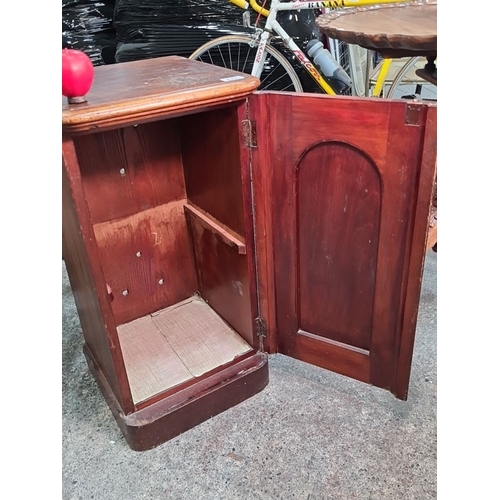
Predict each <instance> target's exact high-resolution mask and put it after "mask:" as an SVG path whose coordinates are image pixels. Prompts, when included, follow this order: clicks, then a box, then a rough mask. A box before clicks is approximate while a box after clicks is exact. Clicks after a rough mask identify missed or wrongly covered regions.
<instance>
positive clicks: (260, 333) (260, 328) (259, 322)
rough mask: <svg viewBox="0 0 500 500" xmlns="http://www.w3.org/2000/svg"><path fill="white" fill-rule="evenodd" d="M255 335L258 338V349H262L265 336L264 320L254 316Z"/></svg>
mask: <svg viewBox="0 0 500 500" xmlns="http://www.w3.org/2000/svg"><path fill="white" fill-rule="evenodd" d="M255 327H256V332H257V337H258V338H259V351H262V352H263V351H264V338H265V337H267V327H266V322H265V321H264V319H263V318H261V317H259V318H255Z"/></svg>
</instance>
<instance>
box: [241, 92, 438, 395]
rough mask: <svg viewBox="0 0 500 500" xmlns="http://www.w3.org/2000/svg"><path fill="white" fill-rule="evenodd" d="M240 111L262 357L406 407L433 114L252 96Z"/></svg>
mask: <svg viewBox="0 0 500 500" xmlns="http://www.w3.org/2000/svg"><path fill="white" fill-rule="evenodd" d="M248 109H249V116H248V118H249V120H250V123H251V122H255V126H256V127H255V128H256V135H255V138H254V144H247V146H248V147H249V148H250V149H251V169H252V177H253V189H254V206H255V207H256V212H255V218H256V251H257V267H258V276H259V279H260V293H261V295H262V299H261V302H262V304H263V305H264V306H265V310H264V311H263V315H264V316H266V320H267V323H268V325H267V327H268V338H267V341H268V348H269V350H270V351H271V352H281V353H283V354H286V355H289V356H293V357H295V358H298V359H301V360H303V361H306V362H309V363H312V364H314V365H317V366H320V367H323V368H326V369H329V370H332V371H335V372H338V373H341V374H344V375H346V376H349V377H353V378H355V379H358V380H361V381H363V382H366V383H370V384H373V385H375V386H378V387H381V388H384V389H388V390H390V391H391V392H392V393H393V394H394V395H395V396H396V397H398V398H400V399H406V398H407V392H408V385H409V378H410V367H411V358H412V353H413V343H414V336H415V327H416V319H417V311H418V303H419V297H420V287H421V279H422V271H423V264H424V258H425V244H426V235H427V227H428V216H429V209H430V204H431V196H432V187H433V180H434V174H435V167H436V107H435V106H428V105H425V104H421V103H415V102H405V101H390V100H383V99H375V98H372V99H363V98H350V97H329V96H318V95H307V94H302V95H301V94H286V93H256V94H255V95H252V96H250V98H249V107H248ZM246 125H247V127H246V128H248V123H247V124H246ZM252 146H253V147H252ZM266 235H267V236H266ZM270 236H271V237H270Z"/></svg>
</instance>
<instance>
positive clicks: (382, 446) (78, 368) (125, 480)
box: [62, 251, 437, 500]
mask: <svg viewBox="0 0 500 500" xmlns="http://www.w3.org/2000/svg"><path fill="white" fill-rule="evenodd" d="M436 266H437V254H436V253H434V252H432V251H430V252H429V253H428V255H427V259H426V265H425V273H424V283H423V288H422V294H421V304H420V310H419V318H418V324H417V334H416V341H415V351H414V357H413V366H412V376H411V381H410V389H409V396H408V401H406V402H403V401H399V400H397V399H395V398H394V397H393V396H392V395H391V394H390V393H388V392H386V391H383V390H380V389H377V388H374V387H371V386H369V385H366V384H363V383H361V382H356V381H353V380H350V379H348V378H346V377H343V376H340V375H337V374H335V373H331V372H328V371H326V370H323V369H321V368H317V367H314V366H311V365H308V364H306V363H303V362H300V361H297V360H294V359H292V358H288V357H285V356H282V355H273V356H271V357H270V361H269V366H270V383H269V385H268V386H267V388H266V389H265V390H264V391H262V392H261V393H259V394H258V395H256V396H254V397H253V398H250V399H249V400H247V401H245V402H243V403H241V404H239V405H237V406H236V407H234V408H231V409H230V410H228V411H226V412H224V413H223V414H221V415H218V416H216V417H214V418H212V419H211V420H209V421H207V422H205V423H203V424H201V425H199V426H197V427H195V428H194V429H192V430H190V431H188V432H186V433H184V434H182V435H181V436H178V437H177V438H175V439H173V440H171V441H169V442H167V443H165V444H163V445H161V446H159V447H157V448H155V449H153V450H150V451H146V452H135V451H132V450H131V449H130V448H129V447H128V445H127V443H126V442H125V440H124V438H123V437H122V435H121V433H120V430H119V428H118V426H117V424H116V423H115V420H114V419H113V417H112V415H111V412H110V411H109V409H108V407H107V406H106V403H105V402H104V399H103V397H102V396H101V393H100V392H99V390H98V388H97V385H96V383H95V382H94V380H93V378H92V377H91V375H90V374H89V372H88V369H87V365H86V363H85V361H84V357H83V353H82V350H81V344H82V336H81V330H80V324H79V320H78V316H77V314H76V309H75V305H74V302H73V296H72V294H71V289H70V286H69V282H68V279H67V275H66V270H65V267H64V263H63V277H62V279H63V281H62V283H63V287H62V288H63V373H62V374H63V400H62V402H63V407H62V413H63V415H62V498H63V499H64V500H87V499H95V500H118V499H120V500H121V499H125V500H139V499H148V500H156V499H175V500H183V499H210V500H218V499H221V500H232V499H235V500H236V499H238V500H240V499H242V500H246V499H251V500H256V499H265V500H274V499H287V500H288V499H300V500H302V499H304V500H305V499H313V500H314V499H318V500H323V499H325V500H326V499H335V500H356V499H360V500H361V499H373V500H385V499H388V500H389V499H390V500H399V499H401V500H411V499H415V500H417V499H418V500H426V499H434V498H436V497H437V475H436V469H437V421H436V395H437V379H436V377H437V372H436V345H437V342H436V304H437V301H436V272H437V270H436Z"/></svg>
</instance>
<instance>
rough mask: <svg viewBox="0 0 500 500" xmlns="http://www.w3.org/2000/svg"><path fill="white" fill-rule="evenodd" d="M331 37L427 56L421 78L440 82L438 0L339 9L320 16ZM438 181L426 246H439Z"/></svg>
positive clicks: (397, 54)
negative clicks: (438, 78) (438, 74)
mask: <svg viewBox="0 0 500 500" xmlns="http://www.w3.org/2000/svg"><path fill="white" fill-rule="evenodd" d="M316 23H317V25H318V27H319V29H320V30H321V31H322V32H323V33H324V34H325V35H327V36H329V37H330V38H336V39H338V40H341V41H343V42H346V43H350V44H355V45H359V46H361V47H364V48H366V49H368V50H372V51H375V52H378V53H379V54H380V55H381V56H382V57H384V58H391V59H392V58H406V57H411V58H413V57H426V58H427V64H426V65H425V67H424V68H421V69H418V70H416V71H415V73H416V75H417V76H419V77H420V78H422V79H424V80H426V81H428V82H430V83H432V84H433V85H436V86H437V67H436V63H435V61H436V58H437V1H435V0H429V1H423V0H418V1H415V2H405V3H399V4H384V5H372V6H367V7H359V8H348V9H336V10H333V11H332V12H330V13H328V14H324V15H321V16H319V17H318V18H317V20H316ZM436 190H437V185H436V183H435V186H434V196H433V201H432V209H431V215H430V220H429V233H428V238H427V247H428V248H431V247H432V248H433V249H434V250H436V249H437V194H436Z"/></svg>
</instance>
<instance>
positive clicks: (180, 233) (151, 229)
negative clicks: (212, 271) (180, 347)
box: [94, 200, 197, 325]
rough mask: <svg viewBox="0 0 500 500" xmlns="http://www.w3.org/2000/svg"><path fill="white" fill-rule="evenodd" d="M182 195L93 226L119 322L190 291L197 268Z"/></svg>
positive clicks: (112, 305)
mask: <svg viewBox="0 0 500 500" xmlns="http://www.w3.org/2000/svg"><path fill="white" fill-rule="evenodd" d="M183 206H184V200H181V201H173V202H171V203H167V204H164V205H160V206H158V207H156V208H152V209H149V210H145V211H143V212H140V213H138V214H134V215H131V216H130V217H126V218H124V219H121V220H118V221H113V222H104V223H101V224H97V225H95V226H94V231H95V235H96V240H97V244H98V246H99V251H100V258H101V263H102V268H103V271H104V276H105V279H106V282H107V284H108V285H109V286H110V287H111V290H112V302H111V307H112V310H113V314H114V316H115V321H116V324H117V325H120V324H123V323H127V322H129V321H132V320H134V319H137V318H139V317H141V316H144V315H146V314H150V313H152V312H155V311H157V310H159V309H163V308H165V307H168V306H170V305H172V304H175V303H176V302H179V301H181V300H183V299H186V298H188V297H190V296H192V295H193V294H194V293H195V292H196V290H197V285H196V272H195V266H194V261H193V254H192V249H191V243H190V241H189V234H188V229H187V223H186V218H185V215H184V209H183Z"/></svg>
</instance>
